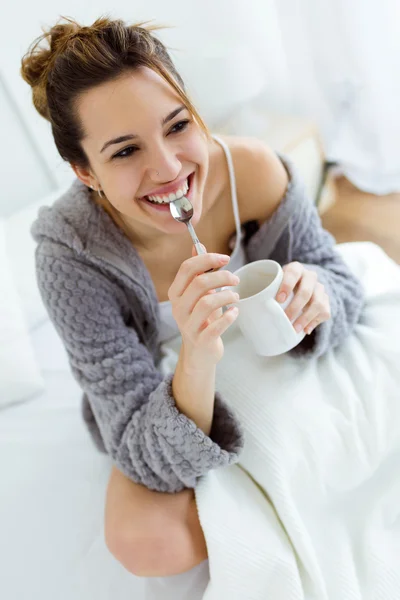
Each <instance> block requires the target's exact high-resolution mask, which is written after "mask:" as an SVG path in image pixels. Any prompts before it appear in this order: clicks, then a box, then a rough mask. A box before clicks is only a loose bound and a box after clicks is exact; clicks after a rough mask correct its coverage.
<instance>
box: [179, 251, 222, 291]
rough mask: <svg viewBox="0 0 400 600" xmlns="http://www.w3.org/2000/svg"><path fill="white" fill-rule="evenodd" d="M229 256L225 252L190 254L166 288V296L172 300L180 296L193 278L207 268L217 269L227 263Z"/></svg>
mask: <svg viewBox="0 0 400 600" xmlns="http://www.w3.org/2000/svg"><path fill="white" fill-rule="evenodd" d="M229 260H230V257H229V256H228V255H226V254H214V253H207V254H199V255H198V256H192V257H191V258H187V259H186V260H185V261H183V263H182V264H181V266H180V267H179V270H178V272H177V274H176V276H175V279H174V281H173V282H172V284H171V286H170V288H169V290H168V298H169V299H170V300H171V301H172V300H173V299H175V298H177V297H179V296H182V294H183V292H184V291H185V290H186V288H187V287H188V285H189V284H190V283H191V282H192V281H193V279H194V278H195V277H196V276H197V275H199V274H201V273H204V272H205V271H207V270H208V269H219V268H220V267H222V266H223V265H227V264H228V262H229Z"/></svg>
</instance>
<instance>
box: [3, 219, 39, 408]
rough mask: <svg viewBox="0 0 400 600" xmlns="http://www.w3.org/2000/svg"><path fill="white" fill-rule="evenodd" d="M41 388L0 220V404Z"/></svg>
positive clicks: (30, 395)
mask: <svg viewBox="0 0 400 600" xmlns="http://www.w3.org/2000/svg"><path fill="white" fill-rule="evenodd" d="M43 389H44V382H43V379H42V376H41V373H40V370H39V368H38V365H37V363H36V360H35V355H34V352H33V348H32V345H31V340H30V337H29V333H28V330H27V328H26V323H25V321H24V317H23V312H22V309H21V306H20V301H19V296H18V292H17V290H16V287H15V283H14V280H13V276H12V273H11V269H10V264H9V260H8V256H7V252H6V244H5V234H4V222H3V221H0V407H3V406H6V405H9V404H12V403H14V402H22V401H24V400H28V399H30V398H32V397H34V396H35V395H37V394H39V393H40V392H42V391H43Z"/></svg>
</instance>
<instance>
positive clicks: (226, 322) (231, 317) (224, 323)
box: [200, 306, 239, 343]
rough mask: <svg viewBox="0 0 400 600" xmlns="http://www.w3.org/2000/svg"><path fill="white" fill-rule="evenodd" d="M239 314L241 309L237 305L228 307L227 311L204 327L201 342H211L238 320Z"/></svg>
mask: <svg viewBox="0 0 400 600" xmlns="http://www.w3.org/2000/svg"><path fill="white" fill-rule="evenodd" d="M238 314H239V309H238V307H237V306H231V307H230V308H228V310H227V311H225V312H224V313H223V315H222V316H221V317H220V318H219V319H217V320H216V321H213V322H212V323H210V324H209V325H208V326H207V327H205V328H204V329H203V331H202V332H201V334H200V337H201V342H202V343H203V342H206V341H210V342H211V341H214V340H215V339H216V338H218V337H220V336H221V335H222V334H223V333H225V331H226V330H227V329H228V328H229V327H230V326H231V325H232V323H233V322H234V321H235V320H236V318H237V316H238Z"/></svg>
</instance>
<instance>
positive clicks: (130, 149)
mask: <svg viewBox="0 0 400 600" xmlns="http://www.w3.org/2000/svg"><path fill="white" fill-rule="evenodd" d="M136 150H139V148H137V147H136V146H128V148H124V149H123V150H121V152H118V154H114V156H113V159H114V158H127V157H128V156H131V155H132V154H134V153H135V152H136Z"/></svg>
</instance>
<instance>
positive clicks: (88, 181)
mask: <svg viewBox="0 0 400 600" xmlns="http://www.w3.org/2000/svg"><path fill="white" fill-rule="evenodd" d="M70 164H71V163H70ZM71 168H72V170H73V171H74V173H75V175H76V176H77V177H78V179H80V180H81V181H82V183H84V184H85V185H86V186H87V187H92V186H93V187H94V189H95V190H96V189H97V188H98V182H97V179H96V178H95V177H94V176H93V174H92V171H91V170H90V169H86V168H83V167H78V165H73V164H71Z"/></svg>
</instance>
